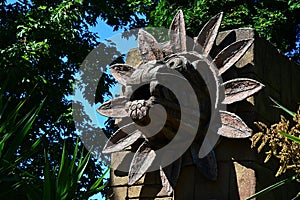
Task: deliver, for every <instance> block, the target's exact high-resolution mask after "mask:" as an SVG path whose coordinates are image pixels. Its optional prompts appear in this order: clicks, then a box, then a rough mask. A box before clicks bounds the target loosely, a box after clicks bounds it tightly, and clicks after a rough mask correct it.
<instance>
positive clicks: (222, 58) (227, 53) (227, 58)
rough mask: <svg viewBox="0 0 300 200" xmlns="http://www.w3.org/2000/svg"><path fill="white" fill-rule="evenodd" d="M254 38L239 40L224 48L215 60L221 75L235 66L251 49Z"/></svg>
mask: <svg viewBox="0 0 300 200" xmlns="http://www.w3.org/2000/svg"><path fill="white" fill-rule="evenodd" d="M253 41H254V40H253V39H248V40H239V41H237V42H234V43H232V44H230V45H229V46H227V47H226V48H224V49H223V50H222V51H221V52H220V53H219V54H218V55H217V56H216V57H215V58H214V60H213V62H214V63H215V65H216V67H217V68H218V69H219V75H221V74H223V73H224V72H225V71H227V70H228V69H229V68H230V67H231V66H233V65H234V64H235V63H236V62H237V61H238V60H239V59H240V58H241V57H242V56H243V55H244V54H245V53H246V52H247V50H248V49H249V47H250V46H251V45H252V43H253Z"/></svg>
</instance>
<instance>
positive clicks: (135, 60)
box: [126, 48, 143, 67]
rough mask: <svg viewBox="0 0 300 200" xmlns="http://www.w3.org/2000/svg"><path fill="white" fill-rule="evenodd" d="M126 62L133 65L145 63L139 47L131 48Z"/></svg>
mask: <svg viewBox="0 0 300 200" xmlns="http://www.w3.org/2000/svg"><path fill="white" fill-rule="evenodd" d="M126 63H127V64H128V65H131V66H133V67H138V66H140V65H141V64H142V63H143V59H142V56H141V54H140V51H139V49H138V48H133V49H130V50H129V52H128V53H127V56H126Z"/></svg>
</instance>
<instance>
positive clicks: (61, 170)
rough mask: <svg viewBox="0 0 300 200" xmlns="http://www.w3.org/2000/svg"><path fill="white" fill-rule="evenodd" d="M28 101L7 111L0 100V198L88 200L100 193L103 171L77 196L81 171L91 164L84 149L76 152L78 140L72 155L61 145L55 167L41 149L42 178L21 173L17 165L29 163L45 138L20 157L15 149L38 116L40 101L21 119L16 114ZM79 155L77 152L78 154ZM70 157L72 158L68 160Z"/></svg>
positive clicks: (40, 106)
mask: <svg viewBox="0 0 300 200" xmlns="http://www.w3.org/2000/svg"><path fill="white" fill-rule="evenodd" d="M27 101H28V99H25V100H23V101H21V102H20V103H19V104H18V105H17V107H16V108H15V109H13V110H11V111H9V110H8V107H9V106H8V105H9V104H10V101H9V100H8V101H6V102H5V101H4V100H3V95H1V96H0V177H1V178H0V186H1V190H0V197H1V198H10V199H19V198H22V199H23V198H25V197H27V198H28V199H32V200H35V199H36V200H37V199H40V198H41V197H43V199H45V200H47V199H49V200H50V199H57V200H63V199H76V198H80V199H88V198H89V197H90V196H92V195H94V194H96V193H98V192H100V191H102V190H103V189H104V188H105V187H106V184H103V181H104V176H105V175H106V174H107V172H108V170H109V169H107V170H106V171H105V172H104V173H103V175H102V176H101V177H99V178H98V179H96V181H95V182H94V183H93V184H91V186H90V188H87V190H86V191H85V192H83V193H81V194H78V191H77V189H78V187H79V183H80V181H81V179H82V176H83V174H84V171H85V170H86V167H87V165H88V162H90V161H91V159H90V156H91V153H90V152H88V153H84V148H82V150H81V151H79V149H78V148H79V140H77V142H76V145H75V148H74V150H73V152H72V154H70V153H68V152H67V150H66V144H64V145H63V151H62V155H61V160H60V163H59V167H51V162H50V159H49V156H51V155H49V153H48V152H49V151H48V149H47V148H44V165H43V166H44V170H43V176H42V177H43V178H41V177H39V176H36V175H34V174H31V173H29V172H28V171H26V170H23V169H22V168H21V167H19V166H20V163H22V162H24V160H28V159H30V158H31V157H32V156H34V154H35V153H36V152H37V150H38V149H39V148H40V147H41V143H42V142H45V141H43V140H44V139H45V138H44V137H41V138H39V139H37V140H36V141H35V142H34V143H33V144H32V145H31V146H30V148H27V151H26V152H23V153H22V154H21V153H20V151H19V149H20V146H22V143H23V141H24V139H25V137H26V136H27V135H28V134H30V129H31V127H32V125H33V123H34V122H35V120H36V118H37V116H38V113H39V112H40V110H41V108H42V106H43V104H44V101H43V102H42V103H41V104H40V105H39V106H38V107H37V108H33V109H32V110H31V111H30V112H28V113H27V114H26V115H24V116H20V111H21V110H22V109H23V107H24V105H25V104H26V102H27ZM79 152H81V153H80V154H79ZM70 155H72V157H71V159H70Z"/></svg>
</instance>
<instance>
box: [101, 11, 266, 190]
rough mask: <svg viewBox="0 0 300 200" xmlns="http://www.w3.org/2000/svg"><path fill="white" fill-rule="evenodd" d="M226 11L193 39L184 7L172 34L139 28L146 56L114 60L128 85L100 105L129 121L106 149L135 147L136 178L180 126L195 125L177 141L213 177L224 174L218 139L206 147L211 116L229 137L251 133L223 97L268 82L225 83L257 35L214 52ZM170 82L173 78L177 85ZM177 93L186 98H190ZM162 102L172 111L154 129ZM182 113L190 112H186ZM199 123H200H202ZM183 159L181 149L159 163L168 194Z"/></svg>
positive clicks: (132, 175)
mask: <svg viewBox="0 0 300 200" xmlns="http://www.w3.org/2000/svg"><path fill="white" fill-rule="evenodd" d="M222 16H223V13H219V14H217V15H216V16H214V17H213V18H211V19H210V20H209V21H208V22H207V23H206V24H205V25H204V27H203V28H202V30H201V31H200V33H199V35H198V36H197V37H196V38H195V39H194V40H193V41H188V39H187V37H186V32H185V23H184V17H183V13H182V11H179V12H178V13H177V14H176V15H175V17H174V19H173V21H172V23H171V25H170V34H169V37H170V39H169V41H167V42H164V43H158V42H157V40H156V39H155V38H154V37H153V36H152V35H151V34H150V33H148V32H147V31H145V30H140V31H139V34H138V48H139V51H140V54H141V56H142V58H143V64H141V65H140V66H139V67H138V68H137V69H134V68H133V67H132V66H129V65H128V64H115V65H112V66H111V67H110V70H111V74H112V75H113V76H114V78H115V79H116V80H117V81H118V82H119V83H121V84H122V85H123V89H124V91H123V94H122V96H119V97H116V98H114V99H112V100H110V101H107V102H105V103H104V104H103V105H101V106H100V107H99V108H98V109H97V111H98V112H99V113H100V114H102V115H104V116H109V117H115V118H122V121H123V124H125V125H123V126H121V127H120V128H119V129H118V130H117V131H116V132H115V133H114V134H113V135H112V136H111V138H110V139H109V141H108V143H107V144H106V145H105V147H104V150H103V152H104V153H112V152H118V151H122V150H124V149H128V148H129V149H130V150H131V151H133V152H135V154H134V156H133V159H132V162H131V165H130V169H129V175H128V176H129V183H128V184H129V185H132V184H134V183H135V182H136V181H137V180H138V179H140V178H141V177H142V176H143V175H144V174H145V173H146V172H147V170H148V169H149V167H150V166H151V165H152V164H153V162H154V160H155V159H157V154H156V151H157V150H159V149H161V148H163V147H165V146H166V145H169V143H170V142H171V141H172V140H173V139H174V138H175V137H176V133H177V130H178V129H182V130H184V132H185V133H186V134H187V135H188V134H190V133H191V132H193V131H194V130H196V134H195V135H193V138H194V139H193V141H192V142H191V143H187V142H186V141H185V137H180V138H179V139H178V138H177V143H176V144H177V145H178V148H181V145H183V146H184V145H188V147H189V148H188V149H187V150H188V151H191V154H192V159H193V162H194V163H195V165H196V166H197V168H198V169H199V171H200V172H201V173H203V175H204V176H205V177H206V178H208V179H210V180H216V179H217V162H216V158H215V154H214V151H213V147H211V148H209V150H208V152H206V153H205V154H203V153H201V152H200V151H199V150H200V147H201V144H203V141H204V140H205V136H206V135H207V134H208V129H209V128H208V127H209V124H210V123H212V122H213V123H215V124H216V126H215V127H214V128H213V129H210V131H212V130H213V131H214V130H215V132H214V133H212V134H216V135H217V134H218V135H221V136H223V137H229V138H246V137H249V136H251V134H252V130H251V129H250V128H249V127H248V126H247V125H246V124H245V123H244V122H243V120H242V119H241V118H240V117H239V116H237V115H236V114H234V113H231V112H228V111H225V110H222V108H223V107H222V105H227V104H232V103H234V102H237V101H241V100H244V99H246V98H247V97H249V96H251V95H253V94H254V93H256V92H258V91H259V90H261V89H262V88H263V87H264V86H263V85H262V84H261V83H259V82H257V81H255V80H252V79H248V78H238V79H233V80H228V81H226V82H224V83H221V80H223V79H222V76H223V75H224V74H226V71H227V70H228V69H229V68H230V67H232V66H234V65H235V63H236V62H237V61H238V60H239V59H240V58H241V57H242V56H243V55H244V54H245V52H246V51H247V50H248V49H249V47H250V46H251V45H252V43H253V40H252V39H248V40H240V41H236V42H234V43H232V44H229V45H228V46H227V47H226V48H224V49H222V50H220V51H219V53H218V54H217V55H216V56H214V57H213V58H212V59H211V58H210V53H211V51H212V49H213V47H214V44H215V40H216V37H217V34H218V30H219V27H220V24H221V20H222ZM199 72H201V73H199ZM208 80H209V81H208ZM185 83H189V85H190V86H191V88H192V89H193V91H194V93H195V94H196V98H194V99H193V98H190V97H189V95H190V94H189V93H188V89H186V88H185V87H182V86H181V85H182V84H185ZM166 85H171V86H172V87H173V89H170V88H168V87H166ZM174 89H175V90H176V92H175V93H174ZM178 96H181V97H183V98H185V101H181V100H180V99H179V98H178ZM157 105H161V106H162V107H163V108H164V109H165V112H166V113H165V116H166V117H165V118H166V119H165V122H164V124H163V126H162V127H161V128H160V129H159V131H156V132H155V133H153V127H152V128H149V127H148V125H149V124H151V123H152V124H153V123H154V124H155V123H157V124H159V121H160V117H161V116H164V114H162V113H161V112H160V109H157V108H158V107H157ZM197 113H199V114H198V115H197ZM183 115H185V116H189V117H187V118H185V119H183V118H182V116H183ZM127 122H128V123H127ZM195 124H196V125H197V124H198V126H197V127H195V126H194V125H195ZM157 126H159V125H157ZM143 127H144V128H143ZM183 153H184V152H183ZM200 154H201V155H200ZM159 159H164V158H163V157H160V158H159ZM181 164H182V160H181V158H180V157H179V158H178V159H175V160H174V162H172V163H169V165H167V166H164V165H162V166H161V167H160V175H161V180H162V186H163V188H164V189H165V190H166V191H167V193H168V194H171V193H172V192H173V189H174V187H175V185H176V182H177V179H178V176H179V173H180V168H181Z"/></svg>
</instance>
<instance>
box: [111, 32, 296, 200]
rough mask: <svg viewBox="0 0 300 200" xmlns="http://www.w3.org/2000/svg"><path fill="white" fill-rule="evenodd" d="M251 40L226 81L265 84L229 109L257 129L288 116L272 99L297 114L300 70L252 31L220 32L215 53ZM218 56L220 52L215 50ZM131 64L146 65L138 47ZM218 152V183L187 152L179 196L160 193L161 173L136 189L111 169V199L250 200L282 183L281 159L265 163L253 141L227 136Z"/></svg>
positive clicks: (292, 190)
mask: <svg viewBox="0 0 300 200" xmlns="http://www.w3.org/2000/svg"><path fill="white" fill-rule="evenodd" d="M248 38H254V44H253V45H252V47H251V48H250V49H249V50H248V51H247V53H246V54H245V55H244V56H243V57H242V58H241V59H240V61H239V62H238V63H237V64H236V68H231V69H230V73H228V74H229V77H225V79H226V78H228V79H231V78H237V77H245V78H252V79H254V80H258V81H259V82H261V83H263V84H264V85H265V86H266V87H265V88H264V89H263V90H262V91H260V92H259V93H258V94H256V95H254V96H252V97H250V98H248V99H247V100H246V101H242V102H238V103H234V104H233V105H231V106H228V110H229V111H231V112H234V113H236V114H237V115H239V116H240V117H241V118H242V119H243V120H244V121H245V122H246V123H247V125H248V126H249V127H251V128H252V129H254V131H255V130H256V127H255V126H254V125H253V122H254V121H258V120H260V121H264V122H275V121H278V120H279V116H280V114H283V113H280V111H279V110H278V109H276V108H274V107H272V104H273V103H272V102H271V101H270V99H269V97H272V98H274V99H275V100H277V101H279V102H280V103H281V104H283V105H285V106H287V107H288V108H290V109H292V110H296V108H297V103H298V102H300V78H299V75H300V66H299V65H297V64H295V63H294V62H291V61H290V60H289V59H288V58H286V57H285V56H284V55H283V54H282V53H280V52H279V51H278V50H277V49H276V48H275V47H274V46H273V45H271V44H270V43H268V42H267V41H265V40H264V39H262V38H260V37H258V35H257V34H256V33H255V32H254V31H253V29H236V30H230V31H225V32H221V33H219V36H218V39H217V44H216V45H217V46H216V48H215V49H222V47H225V46H227V45H228V44H229V43H232V42H234V41H236V40H241V39H248ZM216 53H217V51H216V52H213V54H216ZM127 62H128V63H129V64H131V65H134V66H138V65H139V64H140V63H141V59H140V56H139V53H138V51H137V49H133V50H132V51H131V52H130V53H129V54H128V56H127ZM224 81H226V80H224ZM215 150H216V157H217V160H218V179H217V181H208V180H207V179H205V178H204V177H203V176H202V174H201V173H200V172H198V171H197V169H196V167H195V166H194V165H193V164H192V162H191V155H190V154H189V153H186V154H185V155H184V159H183V160H184V161H183V162H184V166H183V167H182V170H181V174H180V177H179V180H178V183H177V185H176V188H175V194H174V195H172V196H168V195H167V194H166V193H164V191H162V190H161V182H160V177H159V172H151V173H148V174H146V175H145V176H144V177H143V178H142V179H141V180H139V181H138V182H137V183H135V184H134V185H133V186H128V185H127V183H128V177H127V174H126V173H123V172H120V171H118V170H111V186H112V194H111V197H110V199H114V200H124V199H145V200H146V199H157V200H171V199H175V200H193V199H195V200H199V199H245V198H246V197H248V196H250V195H252V194H254V193H255V192H257V191H259V190H261V189H263V188H265V187H267V186H269V185H271V184H273V183H275V182H277V181H278V180H279V179H277V178H275V173H276V169H277V165H276V164H277V161H274V162H272V161H270V162H268V163H267V164H264V163H263V158H264V155H263V154H261V155H259V154H257V153H256V152H255V150H253V149H251V148H250V140H249V139H227V138H222V139H221V141H220V143H219V144H218V146H216V148H215ZM126 156H127V153H126V151H124V152H122V153H115V154H113V155H112V163H113V166H114V167H116V166H118V165H119V164H120V163H121V161H122V160H123V159H128V158H127V157H126ZM127 167H129V166H127ZM299 189H300V188H299V186H298V185H297V184H289V185H286V186H284V187H281V188H279V189H276V190H274V191H273V192H269V193H267V194H265V195H264V196H262V198H261V199H291V198H292V197H294V196H295V195H296V194H297V192H299Z"/></svg>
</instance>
